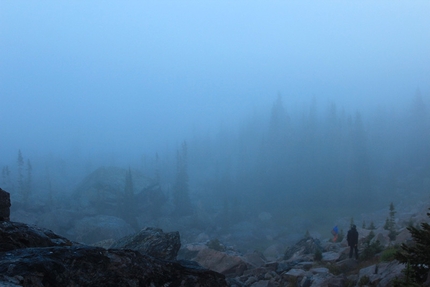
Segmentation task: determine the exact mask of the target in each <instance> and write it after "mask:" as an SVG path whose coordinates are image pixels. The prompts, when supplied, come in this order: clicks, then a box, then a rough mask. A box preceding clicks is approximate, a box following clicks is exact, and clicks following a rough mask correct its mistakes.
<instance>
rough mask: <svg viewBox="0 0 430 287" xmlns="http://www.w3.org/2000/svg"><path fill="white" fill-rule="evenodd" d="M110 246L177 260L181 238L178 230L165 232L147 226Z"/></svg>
mask: <svg viewBox="0 0 430 287" xmlns="http://www.w3.org/2000/svg"><path fill="white" fill-rule="evenodd" d="M110 248H126V249H132V250H137V251H140V252H141V253H144V254H148V255H150V256H153V257H156V258H160V259H165V260H175V259H176V256H177V255H178V251H179V248H181V240H180V237H179V232H177V231H176V232H168V233H164V232H163V230H162V229H160V228H152V227H147V228H144V229H142V230H141V231H139V232H138V233H136V234H133V235H130V236H126V237H123V238H121V239H119V240H117V241H116V242H115V243H114V244H112V245H111V247H110Z"/></svg>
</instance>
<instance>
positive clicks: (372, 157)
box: [1, 90, 430, 228]
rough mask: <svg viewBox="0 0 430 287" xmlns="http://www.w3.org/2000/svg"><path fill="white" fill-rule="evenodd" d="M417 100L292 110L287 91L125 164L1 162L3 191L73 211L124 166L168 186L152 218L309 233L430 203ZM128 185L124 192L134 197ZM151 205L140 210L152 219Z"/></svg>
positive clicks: (426, 132) (424, 129) (429, 142)
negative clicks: (79, 197)
mask: <svg viewBox="0 0 430 287" xmlns="http://www.w3.org/2000/svg"><path fill="white" fill-rule="evenodd" d="M411 94H412V96H411V97H410V102H409V105H405V106H404V107H402V108H401V109H394V108H389V103H387V106H379V107H375V108H374V109H370V108H369V110H368V111H366V113H361V112H360V111H358V110H356V111H347V110H345V109H344V108H342V107H339V106H337V105H336V103H335V102H325V103H320V102H317V100H316V99H315V98H314V99H313V100H311V102H310V103H306V104H304V105H302V106H301V107H291V106H289V103H288V101H286V100H285V99H284V98H283V97H282V96H281V95H279V96H278V97H274V100H273V104H272V107H271V109H270V110H257V109H256V110H254V111H251V112H250V113H249V116H248V117H246V118H244V119H242V120H241V121H240V122H239V123H237V124H231V123H230V124H229V125H228V126H226V125H220V126H219V128H218V130H217V131H216V132H215V133H209V132H208V133H204V132H203V133H194V134H193V135H192V136H191V137H190V138H184V139H183V140H182V141H180V142H178V144H176V145H174V146H172V148H171V149H170V150H169V149H167V148H166V147H163V148H162V149H161V150H160V151H159V152H157V153H156V154H152V155H151V154H136V155H135V157H134V158H133V159H131V160H130V161H129V162H125V163H121V159H120V158H116V155H111V156H109V157H108V158H91V157H88V158H87V157H83V156H82V155H79V153H78V152H76V151H74V152H71V154H70V155H69V156H65V157H63V156H55V155H48V156H45V155H43V156H39V157H35V158H31V157H27V156H26V151H25V150H22V151H21V150H19V151H18V150H17V157H16V161H15V162H2V166H3V168H2V182H1V187H2V188H3V189H5V190H7V191H9V192H10V193H11V196H12V204H13V205H14V204H17V206H18V207H22V206H24V205H22V204H21V203H23V202H26V203H25V204H26V205H28V206H31V205H32V204H35V203H37V204H40V203H41V202H42V203H43V204H47V205H52V204H55V205H57V206H60V205H65V206H67V204H68V203H69V202H70V200H71V199H70V198H71V197H73V196H75V195H74V191H75V190H76V189H77V187H78V186H79V184H80V183H81V182H82V181H83V180H84V178H85V177H86V176H88V175H89V174H91V173H92V172H94V170H96V169H97V168H99V167H101V166H112V165H118V167H121V168H123V169H130V170H133V171H135V172H138V173H140V174H142V175H143V176H144V177H145V178H147V180H148V182H149V184H148V186H151V185H152V186H154V183H155V185H157V186H159V188H157V189H156V191H155V192H158V193H160V194H159V195H160V196H159V197H158V198H159V199H160V200H159V201H158V202H156V203H153V204H156V206H152V207H150V210H152V212H153V213H154V214H153V215H150V216H152V217H154V216H155V217H157V216H163V215H164V216H171V215H173V216H176V215H180V216H187V215H191V216H194V215H196V214H197V213H198V212H199V210H204V211H205V212H206V213H207V214H209V215H210V216H213V217H214V218H216V219H215V220H216V224H219V225H222V226H225V227H228V226H233V225H234V224H235V223H238V222H241V221H243V220H258V218H259V216H260V217H261V216H263V217H268V219H270V222H271V224H274V225H288V224H290V222H291V220H294V219H297V218H301V219H303V220H304V221H303V222H304V223H303V224H304V228H310V227H315V226H318V225H324V226H326V225H328V226H330V224H332V222H333V220H335V219H336V218H339V217H341V216H355V215H359V214H362V213H365V212H368V211H372V210H375V209H381V208H384V207H386V206H387V205H388V204H389V203H390V202H395V203H396V204H397V203H406V202H414V201H416V200H419V199H420V198H426V197H428V190H429V188H430V151H429V149H428V147H429V146H430V129H429V127H430V126H429V124H430V122H429V116H428V112H427V108H426V106H427V105H428V104H427V103H426V100H425V98H424V97H423V96H422V95H421V93H420V91H419V90H417V91H416V93H415V94H413V93H411ZM234 126H236V128H233V127H234ZM119 157H120V156H119ZM130 180H132V179H130ZM127 182H128V179H127V178H124V181H123V184H122V185H124V189H123V188H122V186H121V184H120V186H121V187H120V188H119V192H122V193H123V192H127V187H126V185H127V184H128V183H127ZM135 189H136V188H135ZM133 192H134V193H135V194H138V193H140V192H141V190H134V191H133ZM125 196H126V195H125ZM125 200H126V199H125ZM148 204H150V203H147V205H146V206H147V207H146V209H147V210H140V211H139V210H136V211H135V212H136V213H137V214H139V213H147V212H148ZM166 206H170V208H166ZM260 219H261V218H260Z"/></svg>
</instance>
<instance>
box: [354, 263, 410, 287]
mask: <svg viewBox="0 0 430 287" xmlns="http://www.w3.org/2000/svg"><path fill="white" fill-rule="evenodd" d="M404 268H405V265H404V264H401V263H399V262H398V261H392V262H382V263H379V264H374V265H371V266H368V267H365V268H362V269H360V272H359V273H358V282H360V281H367V282H368V284H369V285H372V286H390V285H389V283H390V282H392V281H393V280H394V279H395V278H396V277H397V278H402V277H403V276H404V275H403V273H402V270H403V269H404ZM364 278H365V279H364Z"/></svg>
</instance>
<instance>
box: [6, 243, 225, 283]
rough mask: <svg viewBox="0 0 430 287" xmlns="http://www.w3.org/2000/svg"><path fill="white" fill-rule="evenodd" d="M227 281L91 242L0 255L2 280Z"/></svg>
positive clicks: (20, 250)
mask: <svg viewBox="0 0 430 287" xmlns="http://www.w3.org/2000/svg"><path fill="white" fill-rule="evenodd" d="M9 283H13V284H15V286H46V287H50V286H52V287H54V286H65V287H69V286H70V287H72V286H112V287H113V286H207V287H210V286H227V283H226V281H225V278H224V276H223V275H221V274H219V273H216V272H213V271H210V270H205V269H200V268H197V269H194V268H190V267H186V266H182V265H181V264H180V263H179V262H169V261H164V260H160V259H157V258H154V257H151V256H148V255H145V254H142V253H140V252H138V251H134V250H119V249H116V250H106V249H103V248H99V247H90V246H85V245H82V246H70V247H45V248H27V249H17V250H13V251H11V252H7V253H4V254H2V255H1V256H0V285H1V286H7V284H9Z"/></svg>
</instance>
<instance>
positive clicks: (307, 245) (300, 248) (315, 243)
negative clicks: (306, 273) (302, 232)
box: [284, 237, 323, 260]
mask: <svg viewBox="0 0 430 287" xmlns="http://www.w3.org/2000/svg"><path fill="white" fill-rule="evenodd" d="M317 250H319V251H323V249H322V247H321V244H320V241H319V240H318V239H316V238H312V237H306V238H303V239H301V240H299V242H297V243H296V244H295V245H293V246H291V247H289V248H287V250H286V251H285V254H284V260H296V259H298V258H304V257H305V256H307V257H311V258H313V255H314V254H315V252H316V251H317Z"/></svg>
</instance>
